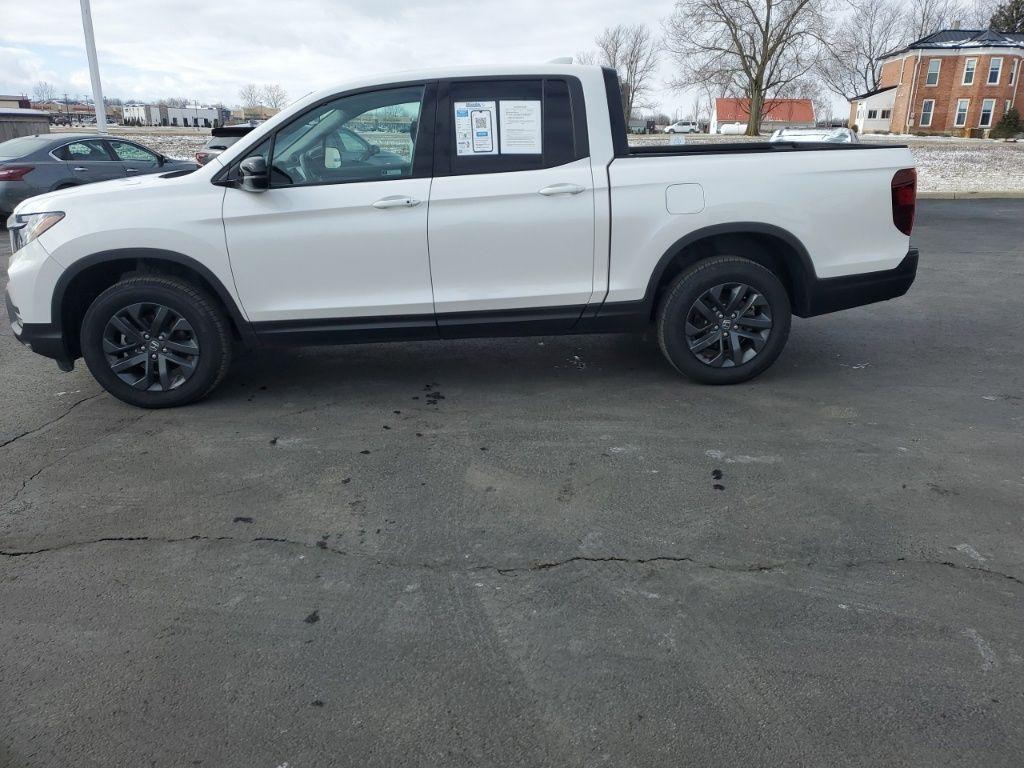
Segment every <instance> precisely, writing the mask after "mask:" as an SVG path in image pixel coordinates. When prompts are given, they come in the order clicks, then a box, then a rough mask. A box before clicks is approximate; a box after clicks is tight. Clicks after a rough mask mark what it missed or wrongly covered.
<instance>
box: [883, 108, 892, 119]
mask: <svg viewBox="0 0 1024 768" xmlns="http://www.w3.org/2000/svg"><path fill="white" fill-rule="evenodd" d="M891 117H892V110H891V109H883V110H882V119H883V120H888V119H889V118H891Z"/></svg>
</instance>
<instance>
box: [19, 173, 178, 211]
mask: <svg viewBox="0 0 1024 768" xmlns="http://www.w3.org/2000/svg"><path fill="white" fill-rule="evenodd" d="M176 172H177V171H175V170H174V169H171V170H169V171H166V172H165V173H176ZM163 175H164V174H160V173H153V174H147V175H145V176H133V177H131V178H125V179H112V180H110V181H98V182H96V183H94V184H82V185H80V186H77V187H68V188H67V189H58V190H56V191H55V192H47V193H46V194H45V195H37V196H36V197H30V198H28V199H26V200H24V201H22V202H21V203H19V204H18V205H17V206H16V207H15V209H14V214H15V215H17V214H20V213H45V212H47V211H61V210H64V206H67V205H74V204H75V201H76V200H82V199H91V198H95V197H98V196H101V195H102V196H104V197H107V198H113V197H116V195H117V194H118V193H127V194H131V195H133V196H134V195H139V194H147V192H149V191H150V190H164V189H168V188H170V187H171V186H172V185H176V184H180V183H182V182H185V181H186V180H188V181H189V182H191V178H190V177H191V176H192V175H193V174H191V173H189V174H184V175H182V176H176V177H173V178H162V176H163Z"/></svg>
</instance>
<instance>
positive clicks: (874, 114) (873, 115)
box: [868, 109, 878, 120]
mask: <svg viewBox="0 0 1024 768" xmlns="http://www.w3.org/2000/svg"><path fill="white" fill-rule="evenodd" d="M877 119H878V110H877V109H869V110H868V120H877Z"/></svg>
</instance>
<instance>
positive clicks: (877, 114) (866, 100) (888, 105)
mask: <svg viewBox="0 0 1024 768" xmlns="http://www.w3.org/2000/svg"><path fill="white" fill-rule="evenodd" d="M850 101H851V102H852V103H853V104H854V106H855V109H856V111H855V112H854V113H853V114H852V115H851V119H852V121H853V122H854V123H855V124H856V125H857V130H858V131H860V132H861V133H871V132H873V131H888V130H889V129H890V128H891V127H892V108H893V104H895V103H896V86H895V85H891V86H889V87H888V88H879V89H877V90H874V91H868V92H867V93H863V94H861V95H860V96H854V97H853V98H852V99H850Z"/></svg>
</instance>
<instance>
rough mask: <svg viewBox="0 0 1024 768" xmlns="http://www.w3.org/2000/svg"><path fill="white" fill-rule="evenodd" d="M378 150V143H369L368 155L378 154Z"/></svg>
mask: <svg viewBox="0 0 1024 768" xmlns="http://www.w3.org/2000/svg"><path fill="white" fill-rule="evenodd" d="M379 152H380V147H379V146H378V145H376V144H371V145H370V157H373V156H374V155H376V154H378V153H379Z"/></svg>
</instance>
